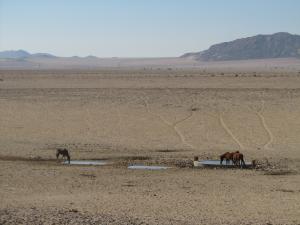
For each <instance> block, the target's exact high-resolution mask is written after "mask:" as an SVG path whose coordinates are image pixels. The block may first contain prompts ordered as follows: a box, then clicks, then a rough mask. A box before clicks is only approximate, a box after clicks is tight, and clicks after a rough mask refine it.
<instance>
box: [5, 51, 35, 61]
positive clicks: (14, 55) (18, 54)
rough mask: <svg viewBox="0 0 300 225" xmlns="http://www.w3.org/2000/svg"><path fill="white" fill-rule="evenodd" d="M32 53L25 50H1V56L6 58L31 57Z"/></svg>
mask: <svg viewBox="0 0 300 225" xmlns="http://www.w3.org/2000/svg"><path fill="white" fill-rule="evenodd" d="M29 56H30V54H29V53H28V52H26V51H24V50H17V51H13V50H12V51H3V52H0V58H2V59H3V58H6V59H21V58H26V57H29Z"/></svg>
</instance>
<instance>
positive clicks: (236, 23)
mask: <svg viewBox="0 0 300 225" xmlns="http://www.w3.org/2000/svg"><path fill="white" fill-rule="evenodd" d="M282 31H284V32H289V33H292V34H300V1H299V0H0V51H3V50H17V49H24V50H26V51H29V52H31V53H36V52H47V53H51V54H54V55H58V56H74V55H77V56H87V55H95V56H98V57H173V56H180V55H182V54H184V53H186V52H197V51H202V50H205V49H207V48H209V46H210V45H212V44H216V43H220V42H224V41H231V40H234V39H237V38H242V37H248V36H253V35H257V34H272V33H276V32H282Z"/></svg>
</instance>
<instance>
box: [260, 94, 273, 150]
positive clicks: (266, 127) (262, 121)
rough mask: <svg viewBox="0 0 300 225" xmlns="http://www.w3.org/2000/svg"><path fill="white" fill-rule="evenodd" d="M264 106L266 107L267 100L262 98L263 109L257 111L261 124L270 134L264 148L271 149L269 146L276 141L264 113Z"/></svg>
mask: <svg viewBox="0 0 300 225" xmlns="http://www.w3.org/2000/svg"><path fill="white" fill-rule="evenodd" d="M264 108H265V101H264V100H263V99H262V100H261V109H260V110H259V111H258V112H256V114H257V115H258V117H259V118H260V121H261V124H262V126H263V128H264V129H265V131H266V132H267V134H268V136H269V141H268V142H267V143H266V144H265V145H264V146H263V148H265V149H270V147H269V146H270V144H271V143H272V142H273V141H274V136H273V134H272V132H271V130H270V128H269V127H268V125H267V123H266V120H265V117H264V116H263V115H262V112H263V110H264Z"/></svg>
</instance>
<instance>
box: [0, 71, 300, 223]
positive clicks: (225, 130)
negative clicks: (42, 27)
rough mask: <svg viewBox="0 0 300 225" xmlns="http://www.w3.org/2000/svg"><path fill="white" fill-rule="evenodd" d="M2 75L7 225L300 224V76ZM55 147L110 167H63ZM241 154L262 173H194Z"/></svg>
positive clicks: (1, 184)
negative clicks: (202, 164) (209, 162)
mask: <svg viewBox="0 0 300 225" xmlns="http://www.w3.org/2000/svg"><path fill="white" fill-rule="evenodd" d="M0 79H1V80H0V224H207V225H209V224H214V225H215V224H233V225H237V224H249V225H250V224H268V225H270V224H273V225H279V224H288V225H296V224H300V213H299V212H300V150H299V148H300V119H299V115H300V72H299V71H284V70H282V71H278V72H274V71H258V72H256V71H254V70H253V71H251V70H250V69H248V70H247V71H230V70H228V71H225V72H222V71H221V70H220V69H217V70H216V71H213V70H210V71H206V70H200V69H188V68H182V69H178V68H162V69H158V68H156V69H149V68H138V69H130V68H124V69H122V68H121V69H120V68H119V69H118V68H113V69H97V70H87V69H85V70H80V69H76V70H71V69H68V70H63V69H61V70H55V69H48V70H4V69H3V70H0ZM56 148H67V149H68V150H69V151H70V154H71V158H72V159H74V160H76V159H78V160H79V159H80V160H85V159H86V160H87V159H89V160H99V159H101V160H107V161H108V162H110V163H111V164H108V165H105V166H75V165H63V164H62V163H61V161H59V162H58V161H57V160H56V157H55V152H56ZM237 150H239V151H240V152H242V153H243V154H244V155H245V159H246V161H251V160H256V161H257V163H258V167H257V168H256V169H210V168H193V166H192V165H193V163H192V161H193V157H194V156H198V157H199V158H200V160H201V159H204V160H205V159H218V158H219V155H220V154H222V153H224V152H226V151H237ZM132 164H144V165H165V166H168V167H171V168H170V169H167V170H159V171H149V170H129V169H127V166H128V165H132Z"/></svg>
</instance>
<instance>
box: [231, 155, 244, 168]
mask: <svg viewBox="0 0 300 225" xmlns="http://www.w3.org/2000/svg"><path fill="white" fill-rule="evenodd" d="M232 161H233V164H234V165H236V166H240V167H241V168H243V167H246V163H245V161H244V155H243V154H242V153H240V152H238V151H237V152H234V153H233V156H232Z"/></svg>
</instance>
